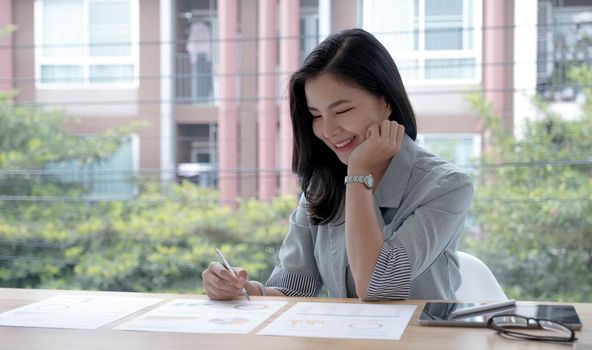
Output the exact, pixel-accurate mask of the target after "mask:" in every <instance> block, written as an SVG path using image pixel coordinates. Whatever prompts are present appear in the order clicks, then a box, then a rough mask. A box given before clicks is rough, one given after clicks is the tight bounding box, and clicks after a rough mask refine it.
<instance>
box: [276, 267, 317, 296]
mask: <svg viewBox="0 0 592 350" xmlns="http://www.w3.org/2000/svg"><path fill="white" fill-rule="evenodd" d="M265 286H266V287H270V288H274V289H277V290H279V291H280V292H282V293H284V294H285V295H287V296H289V297H315V296H317V295H318V294H319V291H320V290H321V287H322V286H323V281H322V280H321V278H320V277H318V278H314V277H310V276H305V275H302V274H298V273H293V272H288V271H286V270H284V269H282V268H281V267H275V268H274V269H273V272H272V273H271V276H269V279H268V280H267V283H265Z"/></svg>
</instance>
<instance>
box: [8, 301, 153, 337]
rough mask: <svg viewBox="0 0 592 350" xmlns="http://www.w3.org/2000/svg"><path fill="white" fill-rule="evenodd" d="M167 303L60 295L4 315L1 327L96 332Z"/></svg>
mask: <svg viewBox="0 0 592 350" xmlns="http://www.w3.org/2000/svg"><path fill="white" fill-rule="evenodd" d="M161 300H163V299H156V298H123V297H109V296H93V295H58V296H56V297H53V298H49V299H45V300H41V301H38V302H36V303H33V304H29V305H26V306H23V307H19V308H17V309H13V310H10V311H6V312H4V313H1V314H0V326H20V327H47V328H75V329H95V328H98V327H101V326H104V325H106V324H108V323H110V322H113V321H116V320H118V319H120V318H123V317H125V316H128V315H130V314H132V313H134V312H136V311H139V310H142V309H144V308H146V307H148V306H150V305H154V304H156V303H157V302H159V301H161Z"/></svg>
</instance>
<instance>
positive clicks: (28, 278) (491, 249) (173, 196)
mask: <svg viewBox="0 0 592 350" xmlns="http://www.w3.org/2000/svg"><path fill="white" fill-rule="evenodd" d="M352 27H360V28H363V29H365V30H367V31H369V32H371V33H373V34H374V35H376V36H377V37H378V39H379V40H380V41H381V42H382V43H383V44H384V45H385V46H386V47H387V49H388V50H389V51H390V53H391V55H392V56H393V58H394V60H395V62H396V64H397V66H398V68H399V71H400V73H401V75H402V77H403V81H404V83H405V86H406V88H407V92H408V94H409V97H410V99H411V102H412V104H413V107H414V110H415V113H416V117H417V121H418V129H419V136H418V140H417V142H418V143H419V144H421V145H422V146H424V147H426V148H427V149H429V150H431V151H433V152H435V153H437V154H439V155H440V156H442V157H443V158H445V159H447V160H450V161H452V162H454V163H456V164H458V165H459V166H460V167H463V168H464V169H466V170H467V171H468V172H470V173H471V175H472V176H473V180H474V183H475V190H476V192H475V198H474V201H473V205H472V207H471V214H470V217H469V219H468V220H467V223H466V225H465V226H466V230H465V234H464V238H463V242H462V246H461V247H460V249H461V250H464V251H467V252H470V253H472V254H474V255H476V256H478V257H479V258H481V259H482V260H483V261H484V262H485V263H486V264H487V265H488V266H489V267H490V268H491V269H492V270H493V272H494V274H495V275H496V276H497V278H498V280H499V281H500V283H501V285H502V286H503V288H504V290H505V292H506V294H508V296H509V297H513V298H517V299H523V300H555V301H559V300H567V301H586V302H590V301H592V97H591V96H592V86H591V82H592V68H591V63H592V1H590V0H160V1H159V0H18V1H17V0H0V287H24V288H64V289H81V288H82V289H101V290H129V291H171V292H200V291H201V280H200V279H201V271H202V270H203V269H204V268H205V267H206V266H207V264H208V263H209V261H211V260H215V254H214V247H220V249H221V250H222V251H223V252H225V253H227V257H228V259H229V260H230V261H231V262H232V263H233V264H235V265H237V266H243V267H245V268H246V269H248V271H249V272H250V274H251V275H250V278H252V279H258V280H261V281H265V280H266V278H267V276H268V275H269V273H270V272H271V270H272V268H273V265H274V263H275V259H276V254H277V249H278V248H279V245H280V244H281V241H282V238H283V236H284V234H285V233H286V228H287V224H288V222H287V219H288V216H289V213H290V212H291V210H293V208H294V207H295V205H296V200H297V195H298V185H297V184H298V182H297V179H296V177H295V176H294V175H293V174H292V172H291V154H292V134H291V132H292V131H291V125H290V120H289V110H288V106H287V99H286V83H287V79H288V78H289V76H290V74H291V73H292V72H293V71H295V70H296V69H297V68H298V67H299V65H300V64H301V63H302V62H303V60H304V59H305V57H306V56H307V54H308V53H309V52H310V51H311V50H312V49H313V48H314V47H315V46H316V45H317V44H318V43H319V42H320V41H322V40H323V39H324V38H325V37H327V36H328V35H329V34H331V33H334V32H337V31H339V30H342V29H346V28H352Z"/></svg>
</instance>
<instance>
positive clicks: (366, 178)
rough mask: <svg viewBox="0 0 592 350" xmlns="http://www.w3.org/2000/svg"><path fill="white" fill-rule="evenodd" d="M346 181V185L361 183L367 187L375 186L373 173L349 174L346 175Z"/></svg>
mask: <svg viewBox="0 0 592 350" xmlns="http://www.w3.org/2000/svg"><path fill="white" fill-rule="evenodd" d="M344 183H345V184H346V185H347V184H351V183H360V184H363V185H364V186H366V188H373V187H374V177H372V175H353V176H352V175H348V176H346V177H345V181H344Z"/></svg>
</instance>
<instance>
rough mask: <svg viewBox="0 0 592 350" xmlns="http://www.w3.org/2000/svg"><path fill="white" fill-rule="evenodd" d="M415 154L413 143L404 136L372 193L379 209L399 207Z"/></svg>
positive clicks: (415, 149)
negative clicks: (397, 150) (399, 147)
mask: <svg viewBox="0 0 592 350" xmlns="http://www.w3.org/2000/svg"><path fill="white" fill-rule="evenodd" d="M416 153H417V145H416V144H415V141H413V140H412V139H411V138H410V137H409V136H408V135H407V134H405V136H404V137H403V143H402V145H401V150H400V151H399V153H397V155H395V156H394V157H393V159H391V162H390V163H389V165H388V167H387V169H386V171H385V172H384V175H383V176H382V179H381V180H380V183H379V184H378V187H377V188H376V192H375V193H374V197H375V198H376V203H377V204H378V206H379V207H382V208H385V207H388V208H398V207H399V205H400V204H401V200H402V199H403V194H405V189H406V188H407V182H409V178H410V177H411V170H412V169H413V163H414V161H415V155H416Z"/></svg>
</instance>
